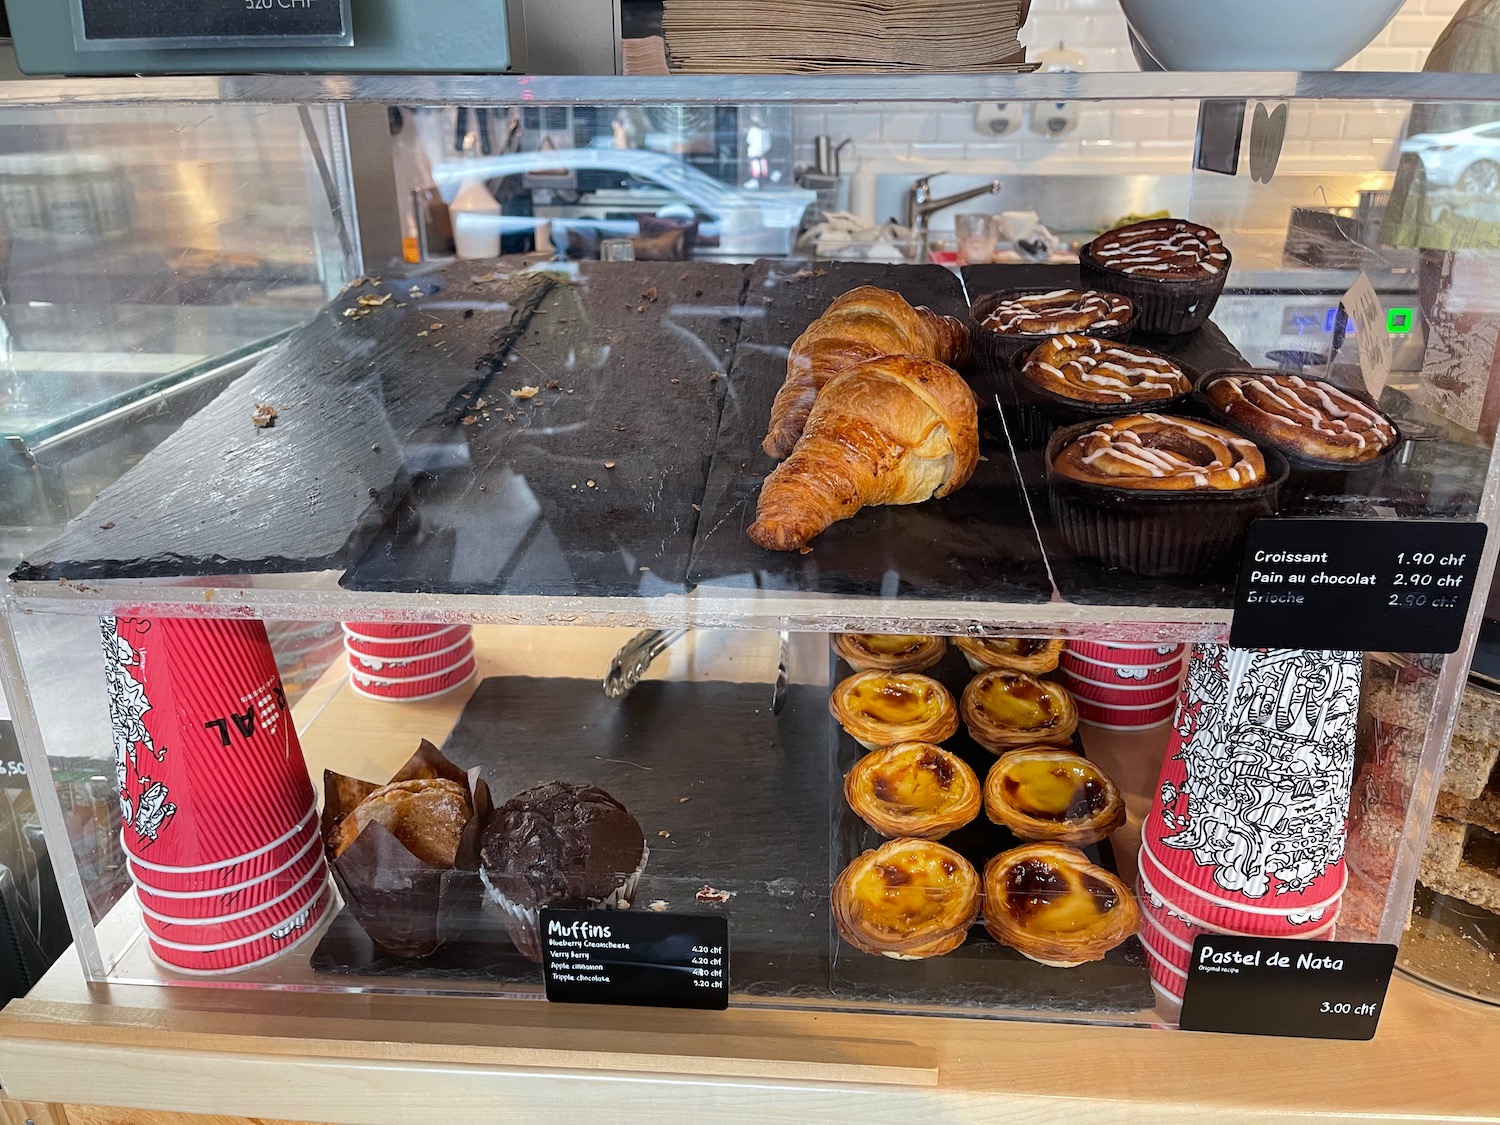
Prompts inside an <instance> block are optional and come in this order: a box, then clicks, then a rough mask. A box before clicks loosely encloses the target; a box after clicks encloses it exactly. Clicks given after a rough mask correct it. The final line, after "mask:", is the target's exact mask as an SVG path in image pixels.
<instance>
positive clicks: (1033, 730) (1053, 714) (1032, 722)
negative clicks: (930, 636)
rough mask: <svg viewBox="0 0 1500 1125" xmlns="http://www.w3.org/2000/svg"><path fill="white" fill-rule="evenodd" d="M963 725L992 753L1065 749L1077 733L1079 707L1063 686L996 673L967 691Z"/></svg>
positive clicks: (982, 675)
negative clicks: (1030, 748)
mask: <svg viewBox="0 0 1500 1125" xmlns="http://www.w3.org/2000/svg"><path fill="white" fill-rule="evenodd" d="M962 706H963V716H964V725H965V726H967V727H968V728H969V735H970V736H971V737H972V738H973V739H974V741H975V742H977V743H979V745H981V746H983V747H984V748H985V749H986V750H988V751H990V752H991V753H993V754H999V753H1002V752H1004V751H1006V750H1011V749H1014V748H1016V747H1018V746H1035V745H1048V746H1066V745H1067V744H1068V743H1069V742H1070V741H1072V738H1073V732H1074V731H1075V730H1077V729H1078V708H1077V707H1076V706H1074V704H1073V697H1072V696H1071V695H1069V694H1068V693H1067V691H1065V690H1064V689H1063V687H1062V686H1061V685H1060V684H1054V683H1050V682H1048V681H1046V680H1038V679H1035V678H1034V677H1032V676H1028V675H1026V673H1024V672H1008V671H1006V670H1005V669H1003V668H991V669H990V670H989V671H987V672H981V673H979V675H977V676H975V677H974V678H973V679H972V680H970V681H969V686H968V687H966V688H964V697H963V705H962Z"/></svg>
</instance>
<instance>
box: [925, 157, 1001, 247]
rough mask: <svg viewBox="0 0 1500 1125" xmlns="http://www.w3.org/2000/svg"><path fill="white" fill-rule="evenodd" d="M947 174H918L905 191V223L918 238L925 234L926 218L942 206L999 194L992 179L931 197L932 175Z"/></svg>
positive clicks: (943, 173)
mask: <svg viewBox="0 0 1500 1125" xmlns="http://www.w3.org/2000/svg"><path fill="white" fill-rule="evenodd" d="M943 175H947V173H945V172H933V173H931V174H930V175H926V176H920V177H918V178H917V179H916V180H914V181H913V182H912V185H911V188H910V190H908V191H907V193H906V225H907V227H909V228H910V229H911V232H912V233H913V234H914V235H916V236H917V237H918V238H925V237H926V234H927V219H928V217H929V216H931V215H932V214H933V213H934V212H936V211H941V210H942V209H943V208H944V207H952V206H953V205H954V204H955V203H965V202H967V201H968V200H970V199H978V198H979V197H980V196H981V195H999V194H1000V181H999V180H994V181H992V182H991V183H988V184H986V185H984V186H983V187H977V188H970V189H969V190H968V191H956V192H954V193H953V194H952V195H945V196H942V197H940V198H938V199H933V198H932V179H933V177H934V176H943Z"/></svg>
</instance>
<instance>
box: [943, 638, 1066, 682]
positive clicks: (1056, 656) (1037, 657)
mask: <svg viewBox="0 0 1500 1125" xmlns="http://www.w3.org/2000/svg"><path fill="white" fill-rule="evenodd" d="M953 643H954V644H956V645H957V646H958V647H959V650H960V651H961V652H962V653H963V654H964V659H965V660H967V661H968V662H969V667H970V668H972V669H974V671H976V672H983V671H984V670H985V669H986V668H1005V669H1008V670H1009V671H1012V672H1025V673H1026V674H1027V675H1031V676H1039V675H1041V674H1042V673H1043V672H1050V671H1052V669H1054V668H1056V667H1057V662H1058V661H1059V660H1060V659H1062V654H1063V642H1062V641H1061V640H1057V639H1047V638H1044V637H954V638H953Z"/></svg>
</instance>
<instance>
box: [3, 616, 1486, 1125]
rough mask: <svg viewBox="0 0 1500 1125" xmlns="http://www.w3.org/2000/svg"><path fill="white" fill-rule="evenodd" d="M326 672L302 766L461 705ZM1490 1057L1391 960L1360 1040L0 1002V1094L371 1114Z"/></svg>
mask: <svg viewBox="0 0 1500 1125" xmlns="http://www.w3.org/2000/svg"><path fill="white" fill-rule="evenodd" d="M549 632H550V631H549ZM628 635H629V634H628V633H620V632H616V631H603V630H589V631H579V636H578V637H577V638H576V640H575V642H574V643H573V644H571V645H570V646H569V651H568V652H567V653H554V652H552V651H549V650H550V646H549V645H547V644H545V643H544V642H546V641H548V640H553V639H555V637H556V634H555V633H551V635H550V637H549V636H546V635H544V634H543V631H542V630H507V631H506V632H505V633H504V636H503V641H504V643H503V644H502V643H495V642H496V641H497V640H498V639H499V638H498V637H492V638H485V641H486V643H484V644H482V645H481V648H482V651H483V663H484V669H483V670H484V671H485V672H487V673H493V672H497V671H500V672H503V671H507V670H520V669H523V668H524V669H525V670H526V671H528V672H529V673H531V674H548V673H549V671H557V672H560V671H561V670H562V669H564V668H566V670H567V671H568V672H570V673H571V674H574V675H577V674H579V672H580V670H581V669H583V670H587V669H590V668H597V670H598V672H599V674H600V675H602V673H603V669H604V663H607V660H608V656H609V655H610V654H612V653H613V651H614V649H615V647H616V646H617V645H618V644H619V643H620V641H621V640H622V639H623V638H624V637H626V636H628ZM765 640H766V643H767V644H768V645H769V646H772V647H771V648H770V649H769V650H768V651H767V652H760V651H759V650H755V651H751V652H748V653H747V652H745V651H744V650H743V648H737V649H735V651H734V652H733V653H732V654H726V653H722V652H717V651H716V650H715V649H714V648H713V642H712V639H711V638H704V639H703V640H701V641H699V642H698V645H697V647H696V648H695V649H684V650H683V651H682V652H680V653H678V654H677V655H676V656H674V657H673V661H674V665H675V667H674V674H677V675H683V674H686V675H692V674H695V673H696V674H706V671H705V669H706V668H707V667H708V666H709V665H710V664H712V666H713V674H714V675H715V676H718V677H741V678H747V679H748V678H760V677H761V676H762V675H764V673H765V671H766V667H765V663H766V661H769V664H770V667H771V668H772V669H774V663H775V653H774V635H772V636H771V637H768V638H766V639H765ZM554 661H556V663H554ZM580 661H587V662H591V663H580ZM337 679H338V677H336V676H332V677H327V678H325V680H324V681H323V682H321V683H320V684H319V685H318V687H317V688H315V689H314V691H313V692H311V693H309V695H308V696H306V697H304V698H303V700H302V701H301V702H300V703H299V704H298V708H297V714H298V721H299V726H301V727H305V728H307V729H308V734H307V736H305V737H304V747H305V749H306V751H307V756H308V760H309V762H310V763H311V764H313V766H314V772H315V774H316V773H320V772H321V766H322V765H323V764H325V762H327V761H329V760H330V759H334V758H337V759H338V761H339V764H340V766H341V768H345V769H348V770H349V772H354V773H361V774H363V775H365V776H369V777H378V776H385V774H384V773H382V771H383V770H384V771H386V772H387V773H388V772H389V768H392V767H393V766H394V765H396V764H399V762H400V761H401V760H402V759H403V758H404V757H405V755H406V754H408V753H410V749H411V747H412V745H413V742H412V736H413V734H414V733H416V734H420V735H423V736H425V737H428V738H431V739H433V740H434V741H440V740H441V738H442V736H443V734H444V733H445V731H446V730H447V728H448V726H451V723H452V721H453V717H455V716H456V714H457V712H458V710H459V707H460V704H461V703H462V699H459V698H455V699H451V700H448V701H446V702H445V701H440V700H439V701H432V702H431V703H426V704H417V705H413V706H410V707H384V706H382V707H380V708H369V707H364V708H356V706H355V703H354V701H353V700H352V699H351V698H350V696H351V693H349V692H348V691H346V690H340V688H339V685H338V683H337ZM342 708H349V711H348V712H347V713H341V711H340V709H342ZM314 719H315V720H316V721H314ZM335 720H336V721H335ZM335 732H337V735H338V737H337V738H336V739H335ZM356 732H357V733H358V734H359V736H360V737H353V735H354V734H355V733H356ZM366 735H367V736H368V737H365V736H366ZM353 747H357V748H358V749H357V750H351V749H350V748H353ZM1497 1058H1500V1009H1497V1008H1489V1007H1484V1006H1481V1005H1478V1004H1474V1003H1469V1002H1465V1001H1461V1000H1458V999H1455V998H1451V997H1447V996H1444V995H1440V994H1438V993H1436V992H1432V991H1430V990H1427V989H1425V988H1423V987H1422V986H1419V985H1416V984H1413V983H1411V982H1410V981H1407V980H1405V979H1403V978H1399V977H1398V979H1397V980H1396V981H1394V982H1393V984H1392V986H1391V990H1390V994H1389V998H1388V1001H1387V1006H1386V1012H1385V1016H1384V1019H1383V1020H1382V1024H1381V1029H1380V1033H1379V1035H1378V1036H1377V1037H1376V1039H1375V1040H1374V1041H1373V1042H1370V1043H1347V1042H1325V1041H1313V1040H1296V1039H1274V1038H1258V1037H1251V1036H1238V1037H1225V1036H1219V1035H1203V1034H1193V1033H1180V1032H1168V1031H1162V1030H1150V1029H1124V1028H1109V1027H1090V1026H1073V1025H1067V1024H1041V1023H1020V1022H1004V1021H998V1020H993V1021H992V1020H979V1019H947V1018H921V1017H899V1016H883V1015H866V1014H836V1013H833V1014H830V1013H816V1012H808V1011H795V1010H758V1009H749V1008H735V1009H731V1010H730V1011H728V1012H722V1013H705V1012H686V1011H670V1010H655V1009H637V1008H603V1007H569V1006H564V1005H551V1004H546V1003H542V1002H535V1001H507V1000H499V999H493V998H488V997H474V998H459V997H452V996H447V997H439V996H427V997H424V996H416V995H379V994H356V993H348V994H340V993H326V992H325V993H312V992H306V991H298V990H295V989H291V990H287V991H269V990H264V989H257V988H226V987H207V988H205V987H190V986H180V985H179V986H170V987H168V986H157V985H130V984H111V985H107V986H106V985H93V986H91V985H89V984H87V983H86V982H85V981H84V980H83V979H82V975H81V970H80V967H79V964H78V962H77V960H76V959H75V958H73V957H72V956H71V955H68V956H65V957H64V958H63V959H62V960H61V961H60V962H59V963H58V965H57V966H55V967H54V968H53V970H52V971H51V973H49V974H48V976H47V977H46V978H45V979H44V980H43V981H42V982H41V983H40V984H39V985H38V986H37V988H36V989H34V990H33V992H32V993H31V995H30V996H28V997H27V998H25V999H24V1000H19V1001H16V1002H14V1003H12V1004H11V1005H10V1006H9V1007H8V1008H6V1009H5V1011H4V1012H3V1013H0V1086H3V1088H4V1090H5V1092H6V1094H7V1095H8V1096H9V1097H11V1098H15V1099H19V1100H20V1101H23V1102H27V1103H72V1104H93V1105H103V1106H123V1107H134V1108H140V1109H156V1110H169V1111H178V1112H185V1113H202V1114H229V1115H235V1116H238V1117H255V1118H276V1119H284V1120H301V1121H328V1122H350V1123H371V1125H374V1123H388V1122H393V1121H398V1120H441V1121H444V1122H455V1123H458V1122H468V1121H474V1122H480V1121H483V1122H487V1123H488V1122H494V1121H510V1122H559V1123H562V1122H568V1123H570V1125H574V1123H576V1122H578V1121H581V1120H594V1121H601V1122H609V1121H634V1120H650V1121H653V1122H657V1123H660V1125H673V1123H676V1122H679V1121H680V1122H691V1123H693V1125H701V1123H702V1122H704V1121H705V1120H709V1121H713V1122H714V1123H715V1125H739V1123H742V1122H743V1123H745V1125H752V1123H753V1125H776V1123H780V1122H788V1123H790V1122H803V1121H809V1120H819V1119H827V1120H840V1121H849V1120H859V1121H861V1122H863V1123H866V1125H913V1123H916V1122H922V1121H933V1122H950V1121H951V1122H958V1121H987V1122H1006V1121H1017V1122H1020V1121H1025V1122H1027V1123H1028V1125H1029V1123H1032V1122H1048V1121H1059V1122H1061V1121H1068V1122H1070V1123H1071V1122H1075V1121H1076V1120H1077V1119H1078V1118H1079V1116H1080V1115H1081V1114H1098V1115H1102V1117H1103V1119H1106V1120H1128V1121H1137V1120H1138V1121H1150V1122H1153V1125H1154V1123H1157V1122H1189V1121H1204V1122H1208V1121H1213V1122H1217V1123H1234V1122H1252V1121H1253V1122H1263V1121H1266V1120H1268V1119H1270V1118H1273V1117H1278V1116H1282V1115H1287V1116H1296V1117H1298V1118H1299V1119H1300V1120H1306V1121H1325V1120H1326V1121H1333V1120H1335V1119H1338V1120H1346V1119H1348V1118H1349V1117H1355V1118H1358V1119H1360V1120H1367V1121H1405V1120H1416V1119H1421V1120H1423V1121H1432V1120H1463V1121H1493V1122H1500V1068H1497V1067H1496V1066H1495V1060H1496V1059H1497Z"/></svg>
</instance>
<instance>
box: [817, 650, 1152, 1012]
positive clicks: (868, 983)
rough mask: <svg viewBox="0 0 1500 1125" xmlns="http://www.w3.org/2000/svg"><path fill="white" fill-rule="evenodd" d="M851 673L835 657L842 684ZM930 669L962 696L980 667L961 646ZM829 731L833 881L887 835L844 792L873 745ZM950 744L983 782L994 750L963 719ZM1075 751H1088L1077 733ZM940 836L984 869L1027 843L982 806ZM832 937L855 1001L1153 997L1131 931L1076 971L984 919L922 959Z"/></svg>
mask: <svg viewBox="0 0 1500 1125" xmlns="http://www.w3.org/2000/svg"><path fill="white" fill-rule="evenodd" d="M854 672H855V670H854V669H853V668H851V667H849V666H848V665H847V664H844V663H843V662H842V661H840V660H837V659H836V658H835V659H834V663H833V675H834V678H835V682H837V681H838V680H842V679H843V678H844V677H846V676H852V675H854ZM925 675H928V676H932V677H933V678H935V679H937V680H939V681H940V682H941V683H942V684H943V686H944V687H946V688H947V689H948V690H949V691H951V692H952V693H953V698H954V699H958V698H959V697H960V696H962V695H963V691H964V688H965V687H966V686H967V685H968V683H969V681H970V680H971V679H972V678H973V677H974V675H975V673H974V672H973V671H972V670H971V669H970V668H969V665H968V663H967V661H965V660H964V657H963V654H962V653H961V652H960V651H959V650H958V649H957V647H956V646H954V647H950V648H949V650H948V654H947V655H946V656H945V657H944V658H943V660H942V661H941V663H939V664H938V665H937V666H936V667H934V668H932V669H929V670H928V671H927V672H926V673H925ZM830 721H832V719H831V716H830ZM832 731H833V741H834V745H835V747H836V751H835V755H834V759H833V764H834V769H833V772H832V775H831V777H830V779H829V784H830V786H831V788H832V791H833V794H834V799H833V803H834V810H835V811H834V815H833V818H832V825H833V832H832V840H831V843H830V845H829V859H830V869H829V885H830V886H831V885H832V881H833V879H835V878H836V877H837V876H838V873H839V872H840V871H841V870H843V868H844V867H845V866H846V865H847V864H848V863H849V862H850V861H852V860H853V859H854V858H855V857H857V856H858V855H859V854H860V853H861V852H863V851H865V850H867V849H869V848H877V847H879V846H880V845H881V843H882V842H883V841H884V839H885V838H884V837H882V836H881V835H880V834H879V833H878V832H876V831H875V830H874V829H873V828H871V827H870V826H869V825H867V824H866V823H865V822H864V821H862V820H861V819H860V818H859V817H858V816H857V815H855V813H854V811H853V810H852V809H850V808H849V805H848V803H847V802H846V801H845V800H844V797H843V789H842V787H843V779H844V775H845V774H846V773H848V772H849V770H850V769H851V768H852V767H853V766H854V763H855V762H857V761H858V760H859V759H860V758H861V757H863V756H864V755H865V753H867V751H866V750H865V748H864V747H862V746H861V745H860V744H859V743H858V742H856V741H855V740H854V739H852V738H850V737H849V736H848V735H847V734H845V733H844V731H843V730H842V728H840V727H839V726H838V724H837V723H836V722H832ZM943 749H945V750H949V751H951V752H952V753H954V754H957V755H958V756H959V757H960V758H962V759H963V760H964V761H965V762H967V763H968V764H969V765H970V766H972V767H973V769H974V772H975V773H976V774H978V775H979V779H980V781H981V782H982V781H983V780H984V778H985V776H986V775H987V774H988V773H989V770H990V767H991V766H992V765H994V763H995V755H994V754H991V753H990V752H989V751H988V750H986V749H985V748H984V747H982V746H980V745H979V744H978V743H977V742H975V741H974V740H973V739H972V738H970V737H969V733H968V731H967V730H965V729H964V727H963V726H962V724H960V726H959V728H958V733H957V734H955V735H954V736H953V737H952V738H950V739H948V740H947V741H946V742H944V743H943ZM1073 749H1074V750H1075V751H1077V752H1078V753H1082V747H1081V744H1079V742H1078V739H1077V738H1076V737H1075V739H1074V746H1073ZM941 842H942V843H943V844H944V845H945V846H947V847H950V848H952V849H953V850H954V851H956V852H958V853H959V854H960V855H962V856H963V857H964V858H965V859H967V860H968V861H969V862H970V863H972V864H973V865H974V867H975V869H976V870H977V871H979V872H980V873H981V874H982V873H983V871H984V865H985V863H986V861H988V860H989V859H990V858H991V857H992V856H996V855H999V854H1000V853H1001V852H1003V851H1006V850H1008V849H1010V848H1014V847H1019V846H1020V845H1021V844H1023V843H1025V841H1023V840H1020V839H1018V838H1017V837H1016V836H1014V835H1012V834H1011V832H1010V831H1009V830H1008V829H1006V828H1002V827H1001V826H1000V825H997V824H994V823H992V822H991V821H990V820H989V818H988V817H986V816H985V815H984V813H983V812H982V811H981V812H980V814H979V815H978V816H977V817H976V818H975V819H974V820H973V821H972V822H971V823H969V824H968V825H966V826H964V827H963V828H960V829H959V830H958V831H956V832H952V833H950V834H949V835H947V836H945V837H944V838H943V840H942V841H941ZM1082 850H1083V851H1084V853H1085V854H1086V855H1088V857H1089V858H1090V859H1091V860H1092V861H1093V862H1095V863H1098V864H1100V865H1101V866H1103V867H1106V868H1108V869H1109V870H1111V871H1116V870H1118V868H1117V866H1116V863H1115V858H1114V852H1113V850H1112V849H1111V847H1110V844H1109V841H1108V840H1105V841H1103V842H1101V843H1099V844H1095V845H1092V846H1090V847H1087V848H1084V849H1082ZM829 942H830V946H831V947H832V948H833V949H834V956H833V963H832V986H833V990H834V992H835V994H837V995H838V996H840V997H842V998H845V999H850V1000H860V1001H870V1002H879V1003H888V1004H905V1005H917V1004H943V1005H954V1006H959V1007H970V1006H973V1007H980V1006H982V1007H987V1008H1010V1009H1027V1010H1032V1011H1048V1012H1079V1013H1083V1012H1136V1011H1143V1010H1146V1009H1149V1008H1152V1007H1154V1006H1155V1004H1156V1000H1155V997H1154V996H1153V994H1152V991H1151V978H1150V974H1149V972H1148V971H1147V969H1146V955H1145V951H1144V950H1143V949H1142V948H1141V943H1140V941H1139V940H1138V939H1136V938H1134V937H1132V938H1130V939H1129V940H1127V941H1126V942H1125V943H1124V944H1122V945H1120V946H1118V947H1116V948H1115V949H1112V950H1111V951H1110V952H1109V953H1108V954H1106V955H1105V957H1104V960H1102V961H1093V962H1089V963H1088V964H1084V965H1079V966H1078V967H1077V968H1073V969H1057V968H1052V967H1050V966H1047V965H1040V964H1038V963H1037V962H1035V961H1032V960H1030V959H1028V958H1026V957H1024V956H1022V955H1021V954H1020V953H1018V952H1016V951H1015V950H1014V949H1011V948H1009V947H1007V946H1004V945H1001V944H1000V943H999V942H997V941H995V939H994V938H992V937H990V935H989V933H988V932H987V931H986V930H985V928H984V924H983V923H982V922H979V923H976V924H975V925H974V927H973V928H972V929H971V930H970V931H969V936H968V938H967V939H966V940H965V941H964V943H963V945H961V946H959V947H958V948H957V949H955V950H954V951H953V952H952V953H948V954H945V955H943V956H942V957H930V958H927V959H926V960H923V961H896V960H893V959H891V958H889V957H878V956H872V955H870V954H867V953H863V952H861V951H860V950H858V949H855V948H854V946H852V945H849V944H848V943H847V942H845V941H844V940H843V939H842V938H840V937H839V935H838V930H837V929H836V928H835V927H834V926H833V924H832V921H831V919H830V923H829Z"/></svg>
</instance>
